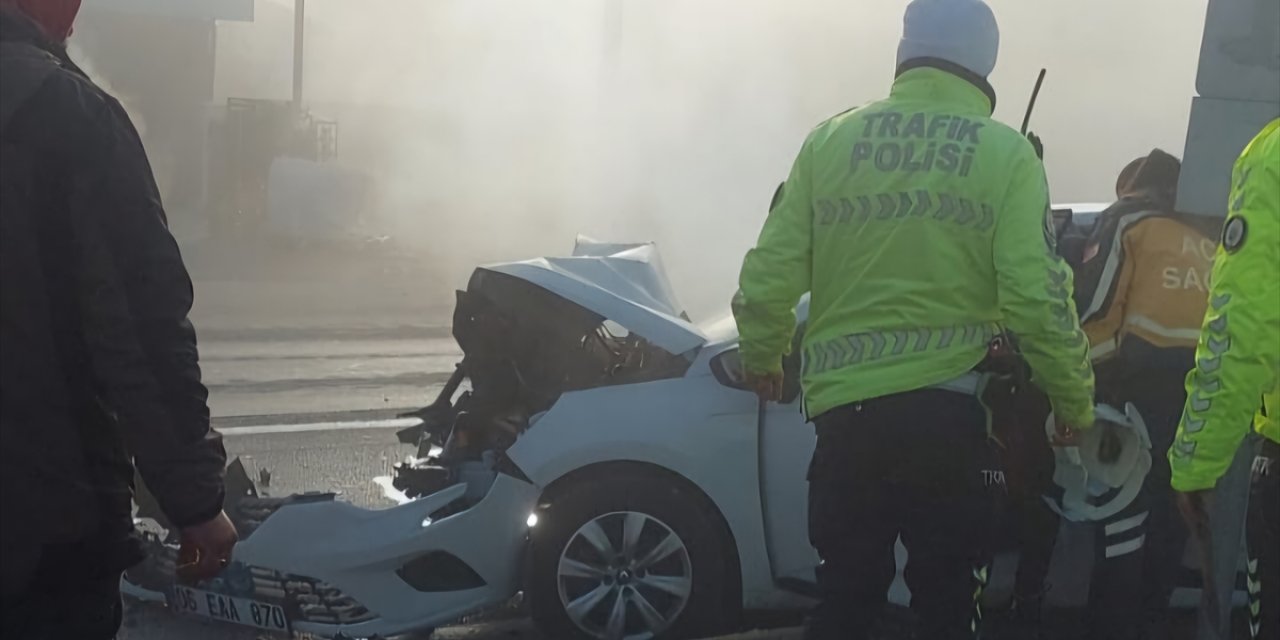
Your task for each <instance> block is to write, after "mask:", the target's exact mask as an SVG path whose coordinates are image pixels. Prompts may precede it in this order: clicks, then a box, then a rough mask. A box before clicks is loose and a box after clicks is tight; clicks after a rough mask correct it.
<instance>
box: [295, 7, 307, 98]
mask: <svg viewBox="0 0 1280 640" xmlns="http://www.w3.org/2000/svg"><path fill="white" fill-rule="evenodd" d="M306 14H307V0H293V108H294V109H297V110H301V109H302V40H303V30H304V27H305V24H306Z"/></svg>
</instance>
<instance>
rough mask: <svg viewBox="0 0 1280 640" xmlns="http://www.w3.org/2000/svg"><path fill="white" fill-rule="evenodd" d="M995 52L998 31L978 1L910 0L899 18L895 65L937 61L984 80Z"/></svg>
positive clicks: (997, 46) (998, 38) (994, 22)
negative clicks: (955, 66) (900, 21)
mask: <svg viewBox="0 0 1280 640" xmlns="http://www.w3.org/2000/svg"><path fill="white" fill-rule="evenodd" d="M999 49H1000V28H999V27H998V26H996V17H995V14H993V13H991V7H988V6H987V3H985V2H983V1H982V0H913V1H912V2H911V4H909V5H907V12H906V15H904V16H903V18H902V42H901V43H899V44H898V65H902V63H904V62H906V61H908V60H912V59H915V58H940V59H942V60H946V61H948V62H952V63H955V64H958V65H960V66H962V67H964V68H965V69H968V70H970V71H972V72H974V73H976V74H978V75H979V76H982V77H984V78H985V77H987V76H988V75H990V74H991V71H992V69H995V67H996V53H997V52H998V51H999Z"/></svg>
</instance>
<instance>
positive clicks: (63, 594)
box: [0, 0, 236, 640]
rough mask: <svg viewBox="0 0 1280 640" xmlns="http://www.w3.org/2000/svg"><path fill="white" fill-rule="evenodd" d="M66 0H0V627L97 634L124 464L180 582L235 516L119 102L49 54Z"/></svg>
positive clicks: (115, 551) (69, 5)
mask: <svg viewBox="0 0 1280 640" xmlns="http://www.w3.org/2000/svg"><path fill="white" fill-rule="evenodd" d="M78 8H79V0H0V279H2V281H0V555H2V557H0V578H3V580H2V583H0V587H3V589H2V593H0V596H2V598H0V605H2V612H0V613H2V617H0V636H2V637H5V638H10V637H12V638H24V639H27V640H31V639H35V640H39V639H44V638H50V639H53V638H59V639H61V638H78V639H84V640H95V639H99V638H112V637H114V636H115V633H116V631H117V629H118V627H119V624H120V617H121V605H120V593H119V580H120V575H121V572H122V571H123V570H124V569H125V568H127V567H129V566H130V565H132V564H133V563H136V562H137V561H139V560H140V559H141V558H142V552H141V546H140V545H139V543H138V540H137V538H136V536H135V533H134V530H133V520H132V516H131V498H132V490H133V482H132V480H133V474H134V467H133V465H134V464H136V465H137V469H138V472H139V473H140V475H141V477H142V478H143V480H144V482H145V483H146V485H147V486H148V488H149V489H150V490H151V492H152V493H153V494H154V495H155V497H156V499H157V500H158V501H159V504H160V506H161V507H162V509H163V510H164V512H165V514H166V516H167V517H168V518H169V519H170V520H171V521H172V522H173V523H174V525H175V526H176V527H178V528H179V530H180V532H181V539H182V546H183V549H182V551H181V553H180V558H182V559H183V560H182V562H183V563H184V565H185V566H182V567H180V569H179V571H180V573H181V574H182V575H181V576H180V577H184V578H187V579H200V578H204V577H209V576H212V575H214V574H216V573H217V572H218V571H219V570H220V569H221V568H222V567H223V566H225V564H226V563H227V562H228V561H229V558H230V554H231V550H232V547H233V546H234V544H235V542H236V532H235V528H234V527H233V526H232V524H231V522H230V520H228V519H227V517H226V515H225V514H223V513H222V502H223V468H224V465H225V462H226V453H225V451H224V450H223V447H222V442H221V437H220V436H219V435H218V434H217V433H216V432H215V431H213V430H212V429H211V428H210V426H209V410H208V405H207V397H208V392H207V391H206V389H205V387H204V385H203V384H202V383H201V381H200V368H199V365H198V357H197V350H196V339H195V332H194V329H193V328H192V326H191V324H190V323H189V322H188V321H187V314H188V312H189V310H190V308H191V303H192V288H191V280H190V278H189V277H188V275H187V271H186V269H185V267H184V266H183V263H182V258H181V256H180V255H179V252H178V247H177V244H176V243H175V241H174V239H173V237H172V236H171V235H170V233H169V231H168V228H167V225H166V221H165V216H164V210H163V209H162V207H161V204H160V197H159V194H158V193H157V190H156V185H155V181H154V179H153V177H152V173H151V167H150V165H149V164H148V162H147V158H146V154H145V152H144V151H143V148H142V144H141V141H140V140H139V138H138V135H137V132H136V131H135V130H134V128H133V125H132V124H131V123H130V121H129V118H128V116H127V115H126V114H125V112H124V110H123V109H122V108H121V106H120V104H119V103H118V102H116V100H114V99H113V98H111V96H109V95H107V94H106V93H105V92H103V91H102V90H101V89H100V88H98V87H97V86H95V85H94V84H93V82H91V81H90V80H89V78H88V77H86V76H85V74H84V73H82V72H81V71H80V70H79V69H78V68H77V67H76V65H75V64H74V63H72V62H71V60H70V59H69V58H68V57H67V54H66V50H65V46H64V42H65V40H66V38H67V37H68V36H69V34H70V31H71V24H72V22H73V20H74V17H75V15H76V12H77V10H78Z"/></svg>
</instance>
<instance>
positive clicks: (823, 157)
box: [733, 67, 1093, 425]
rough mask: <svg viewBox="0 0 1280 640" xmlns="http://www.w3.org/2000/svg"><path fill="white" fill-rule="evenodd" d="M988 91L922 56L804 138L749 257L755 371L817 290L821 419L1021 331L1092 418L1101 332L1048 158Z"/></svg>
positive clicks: (1066, 402)
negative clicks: (923, 61) (1082, 294)
mask: <svg viewBox="0 0 1280 640" xmlns="http://www.w3.org/2000/svg"><path fill="white" fill-rule="evenodd" d="M992 102H993V98H991V97H988V95H987V93H985V92H984V91H983V90H981V89H979V88H978V87H977V86H976V85H974V84H972V83H970V82H968V81H966V80H964V79H962V78H960V77H958V76H955V75H952V74H950V73H948V72H945V71H942V70H939V69H934V68H930V67H921V68H915V69H911V70H908V71H906V72H904V73H902V74H901V75H899V76H898V78H897V80H896V81H895V82H894V85H893V90H892V92H891V94H890V97H889V98H888V99H887V100H883V101H880V102H876V103H873V104H870V105H868V106H865V107H862V108H859V109H855V110H852V111H849V112H846V113H844V114H841V115H839V116H836V117H835V118H832V119H831V120H828V121H826V122H824V123H822V124H821V125H819V126H818V127H817V128H816V129H814V130H813V131H812V132H811V133H810V134H809V136H808V138H807V139H806V140H805V143H804V146H803V148H802V149H801V150H800V154H799V157H798V158H796V161H795V164H794V166H793V168H792V170H791V174H790V176H789V177H788V178H787V181H786V183H785V185H784V187H783V189H782V192H781V194H780V197H779V198H776V200H775V205H774V206H773V207H772V208H771V210H770V212H769V216H768V219H767V220H766V221H765V224H764V229H763V230H762V231H761V233H760V238H759V240H758V241H757V244H756V246H755V248H754V249H752V250H751V251H750V252H748V254H747V257H746V259H745V261H744V263H743V266H742V273H741V277H740V280H739V291H738V294H737V295H736V296H735V298H734V304H733V309H734V315H735V317H736V318H737V321H738V329H739V332H740V334H741V357H742V362H743V366H744V368H746V369H747V370H748V371H750V372H756V373H764V372H777V371H780V370H781V358H782V356H783V355H784V352H785V351H786V350H787V349H788V348H789V343H790V340H791V337H792V335H793V331H794V328H795V315H794V312H793V308H794V306H795V304H796V302H797V300H798V299H799V298H800V296H801V295H803V294H804V293H805V292H806V291H810V292H812V295H811V298H810V313H809V320H808V328H807V330H806V332H805V335H804V342H803V349H804V368H803V377H802V382H803V386H804V390H805V403H806V408H807V412H808V414H809V415H810V416H817V415H821V414H822V413H824V412H826V411H828V410H830V409H833V408H835V407H838V406H840V405H843V404H848V403H852V402H857V401H860V400H865V399H868V398H875V397H879V396H884V395H888V394H892V393H899V392H903V391H910V390H914V389H920V388H924V387H928V386H932V385H935V384H939V383H942V382H945V381H947V380H950V379H952V378H955V377H957V376H960V375H962V374H964V373H965V372H967V371H969V370H971V369H972V368H973V367H974V366H976V365H977V364H978V363H979V362H980V361H981V360H982V359H983V357H984V356H985V354H986V353H987V345H988V343H989V342H990V340H991V339H992V337H993V336H995V335H996V334H997V333H998V332H1001V331H1006V330H1008V331H1011V332H1013V333H1015V334H1017V336H1018V338H1019V340H1020V346H1021V348H1022V350H1023V353H1024V355H1025V356H1026V359H1027V360H1028V361H1029V363H1030V365H1031V367H1032V370H1033V372H1034V376H1035V380H1036V382H1037V384H1039V385H1040V386H1041V388H1043V389H1044V391H1045V392H1047V393H1048V395H1049V397H1050V398H1051V399H1052V401H1053V404H1054V408H1055V410H1056V411H1057V412H1058V415H1061V416H1063V418H1064V419H1066V420H1068V421H1070V422H1071V423H1072V424H1075V425H1088V424H1091V423H1092V421H1093V401H1092V398H1093V372H1092V369H1091V368H1090V366H1089V360H1088V341H1087V339H1086V338H1085V336H1084V333H1083V332H1082V331H1081V329H1080V325H1079V321H1078V319H1077V316H1076V311H1075V306H1074V303H1073V302H1072V301H1071V295H1070V292H1071V287H1072V276H1071V271H1070V269H1069V268H1068V267H1067V266H1066V264H1065V263H1064V262H1063V261H1062V260H1061V259H1059V258H1058V257H1057V255H1056V254H1055V252H1054V245H1055V243H1056V238H1055V237H1054V230H1053V227H1052V225H1051V224H1050V223H1051V217H1050V214H1049V196H1048V187H1047V185H1046V182H1045V175H1044V167H1043V165H1042V164H1041V162H1040V160H1039V158H1037V157H1036V153H1035V151H1034V149H1033V148H1032V146H1031V145H1030V143H1028V142H1027V140H1026V139H1024V138H1023V137H1022V136H1021V135H1020V134H1018V132H1017V131H1014V130H1013V129H1010V128H1008V127H1006V126H1004V125H1002V124H1000V123H998V122H996V121H994V120H992V119H991V117H990V116H991V109H992Z"/></svg>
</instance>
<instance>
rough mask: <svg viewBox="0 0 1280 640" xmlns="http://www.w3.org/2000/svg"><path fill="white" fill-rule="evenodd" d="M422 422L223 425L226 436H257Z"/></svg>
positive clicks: (394, 419)
mask: <svg viewBox="0 0 1280 640" xmlns="http://www.w3.org/2000/svg"><path fill="white" fill-rule="evenodd" d="M420 424H422V420H420V419H418V418H391V419H389V420H354V421H351V422H312V423H308V424H263V425H256V426H252V427H222V428H220V429H218V433H221V434H222V435H224V436H256V435H263V434H268V433H306V432H308V431H353V430H356V429H404V428H405V427H414V426H417V425H420Z"/></svg>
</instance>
